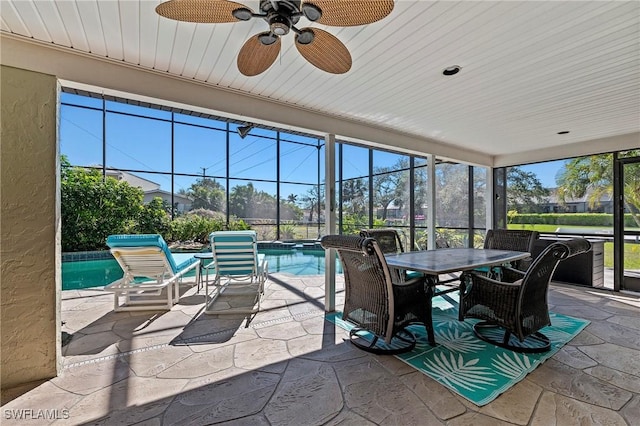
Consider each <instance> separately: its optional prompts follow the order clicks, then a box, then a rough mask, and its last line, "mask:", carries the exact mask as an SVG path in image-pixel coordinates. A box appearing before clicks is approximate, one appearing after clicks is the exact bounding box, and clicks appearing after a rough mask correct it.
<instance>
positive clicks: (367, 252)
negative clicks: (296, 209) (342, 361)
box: [320, 235, 434, 354]
mask: <svg viewBox="0 0 640 426" xmlns="http://www.w3.org/2000/svg"><path fill="white" fill-rule="evenodd" d="M320 243H321V245H322V247H323V248H325V249H330V248H331V249H336V251H337V252H338V256H339V257H340V261H341V262H342V269H343V271H344V282H345V301H344V310H343V314H342V319H344V320H346V321H349V322H351V323H353V324H355V327H354V328H353V329H352V330H351V331H350V333H349V338H350V340H351V342H352V343H353V344H354V345H356V346H357V347H359V348H361V349H363V350H366V351H368V352H373V353H379V354H396V353H401V352H406V351H409V350H411V349H413V347H414V346H415V343H416V338H415V336H414V335H413V334H412V333H411V332H409V331H408V330H406V327H407V326H408V325H409V324H411V323H422V324H424V326H425V328H426V329H427V334H428V336H429V341H430V342H433V341H434V339H433V325H432V322H431V298H430V297H427V293H426V290H425V285H426V283H425V278H424V277H416V278H414V279H411V280H407V281H404V282H402V283H398V282H394V281H393V280H392V275H391V273H390V271H389V267H388V266H387V261H386V260H385V257H384V254H383V253H382V250H381V249H380V246H379V244H378V243H377V242H376V240H374V239H373V238H362V237H358V236H353V235H326V236H324V237H323V238H322V240H321V242H320ZM367 332H368V333H367ZM369 333H370V334H369ZM367 335H369V337H370V336H373V337H370V338H369V340H367V338H366V337H367ZM379 339H382V340H384V342H386V345H384V344H381V343H380V342H379Z"/></svg>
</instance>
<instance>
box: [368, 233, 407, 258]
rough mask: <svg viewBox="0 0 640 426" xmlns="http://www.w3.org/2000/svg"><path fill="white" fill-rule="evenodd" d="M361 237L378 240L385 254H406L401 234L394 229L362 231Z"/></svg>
mask: <svg viewBox="0 0 640 426" xmlns="http://www.w3.org/2000/svg"><path fill="white" fill-rule="evenodd" d="M360 236H361V237H363V238H373V239H374V240H376V241H377V242H378V245H379V246H380V250H382V252H383V253H384V254H390V253H404V247H403V246H402V241H401V240H400V234H398V231H396V230H395V229H393V228H376V229H361V230H360Z"/></svg>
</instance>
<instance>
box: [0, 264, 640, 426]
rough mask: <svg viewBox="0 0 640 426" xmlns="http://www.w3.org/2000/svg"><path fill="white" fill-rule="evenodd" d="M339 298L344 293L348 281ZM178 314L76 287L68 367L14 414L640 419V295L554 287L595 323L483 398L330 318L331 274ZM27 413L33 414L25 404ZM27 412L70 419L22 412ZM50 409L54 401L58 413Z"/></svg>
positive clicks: (139, 420) (7, 412)
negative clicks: (238, 303) (228, 311)
mask: <svg viewBox="0 0 640 426" xmlns="http://www.w3.org/2000/svg"><path fill="white" fill-rule="evenodd" d="M337 287H338V290H339V292H338V296H337V305H338V306H340V305H341V302H342V299H341V296H342V292H341V291H340V290H341V289H342V282H341V277H339V278H338V283H337ZM182 291H183V295H182V297H181V299H180V302H179V304H177V305H176V306H174V308H173V309H172V310H171V311H169V312H124V313H113V312H112V310H111V309H112V295H111V294H110V293H104V292H103V291H101V290H100V289H95V290H82V291H65V292H63V302H62V307H63V312H62V319H63V321H64V322H65V324H64V326H63V331H65V332H67V333H70V334H71V335H72V338H71V340H70V343H69V344H67V345H66V346H64V347H63V354H64V358H63V363H64V367H63V369H62V370H61V372H60V375H59V376H58V377H56V378H54V379H51V380H48V381H45V382H44V383H41V384H39V385H38V386H36V387H35V388H34V387H33V386H29V387H23V388H20V389H13V390H10V391H9V392H6V393H5V394H4V395H3V398H4V399H6V400H8V401H9V402H7V403H6V404H4V405H3V407H2V411H3V412H2V424H3V425H9V424H29V425H31V424H33V425H36V424H104V425H113V424H144V425H160V424H167V425H174V424H179V425H204V424H233V425H296V426H297V425H432V424H433V425H436V424H449V425H480V426H481V425H507V424H517V425H544V426H547V425H578V424H579V425H592V424H593V425H596V424H608V425H627V424H628V425H632V424H638V423H637V422H638V419H640V299H639V298H638V297H637V296H633V295H629V294H621V293H612V292H608V291H601V290H593V289H589V288H584V287H573V286H565V285H553V286H552V287H551V290H550V295H549V301H550V306H551V308H552V309H553V310H555V311H556V312H560V313H564V314H568V315H574V316H578V317H582V318H586V319H589V320H591V321H592V322H591V324H590V325H589V326H588V327H587V328H586V329H585V330H584V331H583V332H582V333H580V334H579V335H578V336H577V337H576V338H574V339H573V340H572V341H571V342H569V344H568V345H566V346H565V347H564V348H563V349H562V350H560V351H559V352H558V353H557V354H556V355H554V356H553V357H552V358H551V359H549V360H548V361H547V362H545V363H544V364H543V365H542V366H540V367H538V368H537V369H536V370H534V371H533V372H532V373H531V374H529V375H528V376H527V377H526V378H525V379H524V380H522V381H521V382H520V383H518V384H517V385H515V386H514V387H513V388H511V389H510V390H508V391H507V392H505V393H504V394H503V395H501V396H499V397H498V398H497V399H496V400H494V401H493V402H491V403H490V404H488V405H485V406H484V407H478V406H475V405H474V404H471V403H469V402H467V401H466V400H464V399H463V398H461V397H458V396H457V395H455V394H454V393H452V392H450V391H449V390H447V389H446V388H444V387H443V386H441V385H440V384H438V383H437V382H435V381H433V380H432V379H430V378H429V377H427V376H425V375H423V374H421V373H419V372H417V371H415V370H414V369H412V368H411V367H409V366H407V365H406V364H404V363H402V362H401V361H399V360H397V359H396V358H394V357H391V356H376V355H371V354H368V353H365V352H363V351H360V350H358V349H356V348H355V347H354V346H353V345H351V344H350V343H348V342H347V341H345V339H347V334H346V333H345V332H344V331H343V330H342V329H340V328H337V327H336V326H334V325H333V324H332V323H329V322H328V321H325V320H324V277H323V276H311V277H301V276H298V277H294V276H289V275H284V274H272V275H271V277H270V280H269V281H268V283H267V287H266V291H265V297H264V299H263V303H262V307H261V308H262V309H261V311H260V312H259V313H258V314H257V315H255V317H254V318H252V320H251V321H250V322H249V323H248V325H247V320H246V318H244V317H242V316H213V315H205V314H203V313H202V309H203V301H204V300H203V296H202V295H199V294H196V288H195V287H192V286H190V285H183V288H182ZM20 410H22V411H20ZM25 410H32V412H30V413H28V414H29V415H32V416H38V415H39V416H41V417H46V415H49V416H52V415H53V416H54V417H57V420H53V421H52V420H47V419H43V418H40V419H35V420H28V421H25V420H15V419H13V418H11V417H12V416H13V415H14V414H17V413H19V412H22V413H23V414H24V411H25ZM38 410H47V411H46V412H45V413H43V412H39V411H38Z"/></svg>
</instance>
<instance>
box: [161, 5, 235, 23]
mask: <svg viewBox="0 0 640 426" xmlns="http://www.w3.org/2000/svg"><path fill="white" fill-rule="evenodd" d="M241 8H242V9H246V8H247V7H246V6H245V5H243V4H240V3H236V2H233V1H228V0H169V1H166V2H164V3H160V4H159V5H158V6H157V7H156V13H157V14H158V15H160V16H164V17H165V18H169V19H175V20H176V21H185V22H196V23H207V24H221V23H224V22H238V21H239V19H238V18H236V17H235V16H233V15H232V12H233V11H234V10H236V9H241Z"/></svg>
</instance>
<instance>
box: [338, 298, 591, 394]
mask: <svg viewBox="0 0 640 426" xmlns="http://www.w3.org/2000/svg"><path fill="white" fill-rule="evenodd" d="M458 300H459V299H458V294H457V293H451V295H450V297H449V295H445V296H439V297H436V298H434V299H433V326H434V332H435V337H436V346H435V347H432V346H430V345H429V343H428V341H427V336H426V331H425V328H424V326H422V325H412V326H410V327H409V330H411V332H412V333H413V334H414V335H415V336H416V338H417V344H416V347H415V348H414V349H413V350H412V351H411V352H406V353H403V354H400V355H396V357H397V358H399V359H400V360H402V361H404V362H405V363H407V364H409V365H411V366H412V367H414V368H415V369H417V370H419V371H421V372H423V373H424V374H426V375H427V376H429V377H431V378H432V379H434V380H436V381H438V382H440V383H441V384H443V385H444V386H446V387H447V388H449V389H451V390H452V391H454V392H455V393H457V394H458V395H460V396H462V397H463V398H466V399H468V400H469V401H471V402H472V403H474V404H476V405H479V406H482V405H486V404H488V403H489V402H491V401H493V400H494V399H495V398H497V397H498V396H499V395H500V394H502V393H503V392H505V391H506V390H507V389H509V388H510V387H511V386H513V385H515V384H516V383H518V382H519V381H520V380H522V379H523V378H524V377H525V376H526V375H527V374H529V373H530V372H531V371H533V370H534V369H535V368H536V367H538V366H539V365H541V364H542V363H543V362H544V361H546V360H547V359H549V358H550V357H551V356H553V355H554V354H555V353H556V352H558V351H559V350H560V348H561V347H562V346H564V345H565V344H566V343H567V342H568V341H570V340H571V339H573V338H574V337H575V336H576V335H577V334H578V333H580V331H582V329H584V328H585V327H586V326H587V325H589V321H587V320H583V319H579V318H573V317H570V316H567V315H561V314H557V313H553V312H551V313H550V314H549V315H550V317H551V324H552V325H551V326H549V327H545V328H544V329H542V330H541V331H542V332H543V333H544V334H545V335H546V336H547V337H549V339H550V340H551V350H549V351H548V352H544V353H539V354H525V353H517V352H513V351H510V350H507V349H504V348H500V347H498V346H494V345H492V344H490V343H486V342H484V341H482V340H480V339H478V338H477V337H476V336H475V334H474V333H473V324H474V323H475V322H477V320H473V319H467V320H465V321H462V322H461V321H458V303H457V301H458ZM327 320H328V321H331V322H333V323H335V324H336V325H338V326H340V327H341V328H343V329H345V330H350V329H351V328H353V327H354V325H353V324H351V323H349V322H345V321H343V320H342V312H335V313H332V314H329V315H327ZM516 341H517V339H516ZM392 343H393V342H392ZM383 344H384V342H383Z"/></svg>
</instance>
